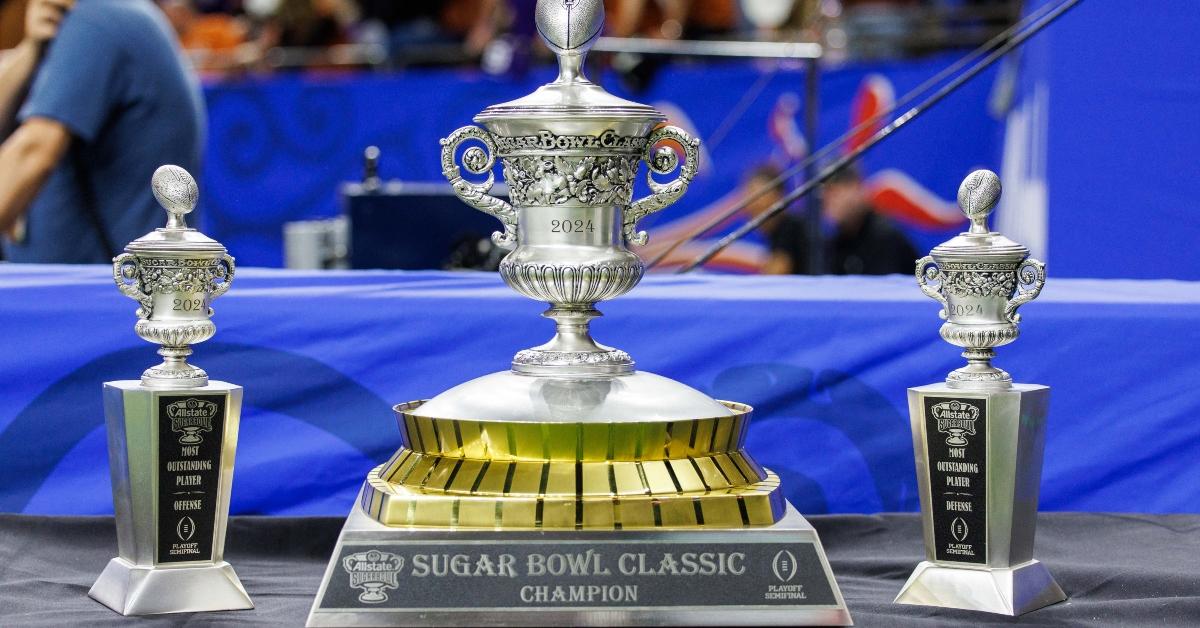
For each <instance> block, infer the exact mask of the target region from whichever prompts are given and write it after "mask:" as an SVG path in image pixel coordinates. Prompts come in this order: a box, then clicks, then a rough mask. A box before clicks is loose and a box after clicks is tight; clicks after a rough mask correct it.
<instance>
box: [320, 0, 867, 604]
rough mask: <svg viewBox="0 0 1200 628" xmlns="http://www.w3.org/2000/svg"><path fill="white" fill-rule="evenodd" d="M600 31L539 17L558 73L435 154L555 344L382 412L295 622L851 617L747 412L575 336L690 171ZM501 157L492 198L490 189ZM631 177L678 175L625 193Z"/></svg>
mask: <svg viewBox="0 0 1200 628" xmlns="http://www.w3.org/2000/svg"><path fill="white" fill-rule="evenodd" d="M603 20H604V7H603V3H602V2H601V0H541V1H539V2H538V5H537V22H538V30H539V32H540V33H541V35H542V38H543V39H544V40H545V42H546V43H547V45H548V46H549V47H550V48H551V49H552V50H553V51H554V52H555V53H556V54H557V55H558V61H559V77H558V79H557V80H555V81H554V82H552V83H550V84H548V85H545V86H543V87H541V88H540V89H538V90H537V91H535V92H534V93H533V94H530V95H529V96H526V97H524V98H522V99H519V100H516V101H513V102H510V103H505V104H500V105H494V106H491V107H488V108H487V109H486V110H485V111H483V113H481V114H480V115H479V116H477V117H476V119H475V120H476V121H477V122H478V123H479V124H481V125H483V126H482V127H476V126H469V127H465V128H462V129H459V130H458V131H455V132H454V133H452V134H451V135H450V136H449V137H448V138H446V139H445V140H443V142H442V165H443V172H444V174H445V175H446V177H447V179H448V180H449V181H450V183H451V185H452V186H453V188H454V190H455V192H456V193H457V194H458V195H459V197H460V198H462V199H463V200H464V201H465V202H466V203H468V204H469V205H471V206H473V207H475V208H477V209H479V210H481V211H484V212H487V213H488V214H490V215H492V216H495V217H496V218H498V219H499V220H500V221H501V222H502V223H503V226H504V230H503V231H502V232H498V233H497V234H495V235H494V236H493V239H494V240H495V241H496V242H497V243H499V244H501V245H504V246H509V247H514V246H515V249H514V250H513V251H512V252H511V253H510V254H509V255H508V256H507V257H506V258H505V259H504V260H503V263H502V264H501V267H500V274H501V276H502V277H503V279H504V281H505V282H506V283H507V284H508V285H509V286H510V287H512V288H513V289H514V290H516V291H517V292H519V293H521V294H523V295H525V296H527V297H530V298H532V299H534V300H537V301H542V302H546V303H548V304H549V305H550V307H549V310H547V311H546V313H545V315H544V316H545V317H547V318H549V319H551V320H552V321H553V322H554V323H555V328H556V333H555V335H554V337H553V338H552V339H551V340H550V341H549V342H547V343H546V344H544V345H541V346H538V347H534V348H530V349H526V350H523V351H520V352H518V353H517V354H516V355H515V356H514V358H513V361H512V364H511V368H510V369H508V370H505V371H502V372H499V373H493V374H491V375H486V376H484V377H480V378H479V379H475V380H473V381H469V382H467V383H465V384H462V385H460V386H458V387H455V388H453V389H451V390H449V391H446V392H444V393H442V394H441V395H438V396H437V397H435V398H433V399H431V400H429V401H415V402H410V403H403V404H400V405H398V406H396V408H395V410H396V418H397V424H398V427H399V429H400V433H401V437H402V441H403V447H402V448H401V449H400V451H398V452H396V455H395V456H393V457H392V459H391V460H389V461H388V462H387V463H386V464H383V465H381V466H379V467H377V468H376V469H374V470H372V471H371V472H370V473H369V474H368V476H367V480H366V482H365V484H364V485H363V488H362V492H361V493H360V499H359V503H358V504H357V506H356V507H355V508H354V509H353V510H352V512H351V514H350V517H349V519H348V520H347V522H346V525H345V527H344V528H343V531H342V534H341V537H340V538H339V540H338V544H337V547H336V549H335V551H334V554H333V557H332V558H331V560H330V562H329V566H328V568H327V570H326V573H325V578H324V581H323V582H322V585H321V588H320V591H319V593H318V595H317V599H316V601H315V603H314V605H313V608H312V612H311V613H310V615H309V619H308V625H309V626H345V625H373V626H375V625H435V624H449V625H478V624H487V625H522V626H528V625H572V624H584V623H587V624H597V623H599V624H611V625H645V624H655V625H659V624H663V623H672V624H693V625H738V624H740V625H746V624H789V625H797V624H819V625H831V624H848V623H849V622H850V616H849V614H848V612H847V611H846V606H845V602H844V601H843V599H842V596H841V593H840V591H839V590H838V587H837V583H836V582H835V581H834V579H833V575H832V573H831V571H830V569H829V563H828V561H827V560H826V557H825V553H824V551H823V549H822V547H821V544H820V541H819V539H818V538H817V534H816V532H815V531H814V530H813V528H812V526H811V525H809V524H808V522H807V521H805V520H804V518H803V517H802V516H801V515H800V514H799V513H797V512H796V511H795V510H794V509H793V508H791V506H789V505H788V504H787V503H786V501H785V500H784V498H783V494H782V492H781V490H780V486H779V478H778V477H777V476H776V475H775V474H773V473H771V472H770V471H769V470H766V469H764V468H762V467H761V466H759V465H758V463H756V462H755V461H754V459H753V458H752V457H751V456H750V455H749V454H748V453H747V452H746V451H745V449H744V440H745V434H746V429H747V426H748V423H749V419H750V413H751V408H750V407H748V406H746V405H744V404H740V403H734V402H719V401H716V400H714V399H711V398H709V397H708V396H707V395H704V394H703V393H701V392H699V391H697V390H695V389H693V388H690V387H688V386H685V385H683V384H681V383H678V382H675V381H672V380H670V379H667V378H664V377H660V376H658V375H654V374H652V373H647V372H644V371H639V370H637V369H636V368H635V365H634V361H633V359H632V357H631V356H630V355H629V354H628V353H627V352H625V351H622V350H620V349H616V348H612V347H607V346H604V345H601V344H599V343H597V342H596V341H595V340H593V338H592V336H591V334H590V331H589V323H590V321H591V320H593V319H595V318H596V317H598V316H600V313H599V311H598V310H597V309H596V305H597V304H598V303H600V302H602V301H606V300H610V299H614V298H616V297H619V296H621V295H623V294H625V293H626V292H628V291H630V290H632V289H633V288H634V287H635V286H636V285H637V284H638V282H639V281H640V280H641V278H642V274H643V272H644V268H643V265H642V262H641V260H640V259H639V258H638V256H637V255H635V254H634V253H632V252H630V251H629V250H628V249H627V248H626V244H627V243H635V244H636V243H642V242H645V239H646V234H645V233H642V232H639V231H638V229H637V225H638V221H639V220H641V219H642V218H643V217H645V216H647V215H649V214H651V213H653V212H656V211H660V210H662V209H664V208H666V207H668V206H669V205H671V204H672V203H674V202H675V201H677V200H678V199H679V198H680V197H681V196H682V195H683V194H684V193H685V192H686V190H687V187H688V184H689V182H690V181H691V179H692V177H693V176H694V175H695V173H696V168H697V166H698V165H699V164H698V159H699V142H698V141H696V140H695V139H693V138H692V137H691V136H690V135H689V134H687V133H686V132H684V131H683V130H681V129H678V128H675V127H671V126H661V125H662V123H663V122H664V121H665V117H664V116H663V115H662V114H661V113H659V112H658V111H656V110H655V109H653V108H651V107H648V106H646V105H641V104H637V103H633V102H629V101H626V100H622V99H620V98H617V97H615V96H612V95H610V94H608V93H607V92H605V91H604V90H603V89H602V88H600V87H599V86H597V85H595V84H593V83H591V82H590V81H588V80H587V78H586V77H585V76H584V74H583V60H584V55H585V54H586V53H587V51H588V49H589V48H590V47H591V45H592V43H593V42H594V40H595V39H596V38H597V37H598V36H599V34H600V31H601V27H602V25H603ZM668 143H669V144H673V145H674V148H672V147H671V146H668V145H667V144H668ZM460 150H461V151H462V157H461V159H462V166H460V165H459V163H458V153H459V151H460ZM676 150H679V151H680V152H681V153H682V156H683V160H682V162H681V160H680V158H679V155H678V153H677V152H676ZM497 157H499V159H501V160H502V161H503V163H504V175H505V177H506V179H507V181H508V186H509V190H510V193H511V204H510V203H509V202H508V201H505V200H502V199H500V198H496V197H494V196H491V195H490V194H489V192H490V190H491V187H492V184H493V182H494V177H495V175H494V174H493V173H492V168H493V167H494V166H495V162H496V159H497ZM642 161H645V162H646V163H647V164H648V166H649V169H650V171H651V173H652V174H654V175H657V176H670V175H671V174H673V173H676V172H677V174H676V177H675V179H674V180H672V181H670V182H667V183H660V182H659V181H657V180H655V178H654V177H653V176H650V177H649V187H650V190H651V195H650V196H649V197H648V198H644V199H641V200H637V201H634V200H633V193H634V182H635V179H636V177H637V174H638V169H639V164H640V162H642ZM463 167H465V168H466V170H467V175H474V176H475V177H476V178H478V179H482V181H477V182H472V181H470V180H468V179H467V176H465V175H464V173H463Z"/></svg>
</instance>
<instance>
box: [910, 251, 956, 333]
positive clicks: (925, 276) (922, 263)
mask: <svg viewBox="0 0 1200 628" xmlns="http://www.w3.org/2000/svg"><path fill="white" fill-rule="evenodd" d="M917 285H918V286H921V292H924V293H925V296H927V297H929V298H931V299H934V300H936V301H937V302H939V303H941V304H942V311H941V312H938V316H941V317H942V320H945V319H946V317H947V316H948V315H949V314H948V312H947V310H946V308H948V307H950V303H949V302H948V301H946V295H945V294H943V293H942V269H941V268H938V265H937V262H935V261H933V258H932V257H930V256H928V255H927V256H925V257H922V258H921V259H919V260H917Z"/></svg>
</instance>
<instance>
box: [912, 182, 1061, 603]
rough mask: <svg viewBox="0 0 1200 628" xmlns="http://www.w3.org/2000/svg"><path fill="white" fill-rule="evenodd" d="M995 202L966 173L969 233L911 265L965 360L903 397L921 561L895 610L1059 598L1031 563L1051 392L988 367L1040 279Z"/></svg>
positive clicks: (984, 185) (996, 191)
mask: <svg viewBox="0 0 1200 628" xmlns="http://www.w3.org/2000/svg"><path fill="white" fill-rule="evenodd" d="M999 198H1000V180H999V178H998V177H997V176H996V175H995V174H993V173H991V172H988V171H978V172H975V173H972V174H971V175H970V176H968V177H967V179H966V181H964V182H963V185H962V187H961V188H960V190H959V194H958V201H959V205H960V206H961V207H962V210H963V212H964V213H965V214H966V215H967V217H968V218H970V219H971V223H972V224H971V229H970V231H969V232H967V233H964V234H962V235H960V236H958V237H956V238H954V239H953V240H950V241H949V242H946V243H945V244H942V245H940V246H938V247H937V248H935V249H934V250H933V253H932V255H931V256H930V257H926V258H924V259H922V260H920V261H919V262H918V263H917V281H918V282H919V283H920V285H921V289H922V290H923V291H924V292H925V293H926V294H927V295H929V296H930V297H932V298H934V299H937V300H938V301H940V302H941V303H942V307H943V309H942V312H941V315H942V318H943V319H945V320H946V323H945V324H944V325H943V326H942V329H941V335H942V338H944V339H945V340H946V341H947V342H950V343H951V344H954V345H957V346H959V347H962V348H963V349H965V351H964V352H963V357H965V358H966V359H967V365H966V366H964V367H962V368H959V369H957V370H955V371H954V372H952V373H950V374H949V376H948V377H947V379H946V382H944V383H940V384H933V385H930V386H922V387H919V388H911V389H909V391H908V403H909V413H910V416H911V417H912V434H913V448H914V450H915V451H916V462H917V481H918V485H919V489H920V496H921V523H922V529H923V530H924V535H925V552H926V560H925V561H924V562H922V563H921V564H920V565H918V566H917V568H916V570H915V571H914V572H913V574H912V577H910V578H909V580H908V582H907V583H906V584H905V585H904V589H903V590H902V591H901V592H900V595H899V596H898V597H897V598H896V602H898V603H901V604H920V605H927V606H942V607H947V608H961V609H968V610H978V611H986V612H990V613H998V614H1003V615H1020V614H1022V613H1026V612H1029V611H1032V610H1035V609H1038V608H1041V607H1043V606H1047V605H1049V604H1054V603H1056V602H1060V601H1062V600H1064V599H1066V596H1065V595H1064V594H1063V591H1062V589H1061V588H1059V586H1058V584H1057V583H1056V582H1055V581H1054V578H1052V577H1051V576H1050V573H1049V572H1048V571H1047V570H1046V568H1045V567H1044V566H1043V565H1042V564H1041V563H1040V562H1038V561H1037V560H1035V559H1034V557H1033V548H1034V531H1035V529H1036V526H1037V510H1038V489H1039V484H1040V482H1041V477H1042V452H1043V449H1044V446H1045V433H1046V425H1045V422H1046V409H1047V404H1048V402H1049V397H1050V389H1049V388H1047V387H1046V386H1037V385H1029V384H1013V383H1012V378H1011V377H1010V376H1009V374H1008V373H1006V372H1004V371H1002V370H1000V369H998V368H996V367H994V366H992V364H991V360H992V357H994V356H995V348H996V347H999V346H1002V345H1006V344H1008V343H1010V342H1012V341H1013V340H1015V339H1016V338H1017V335H1018V333H1019V332H1018V328H1017V323H1019V322H1020V319H1021V317H1020V315H1019V314H1017V308H1019V307H1020V306H1021V305H1023V304H1025V303H1028V302H1030V301H1032V300H1033V299H1034V298H1036V297H1037V296H1038V294H1039V293H1040V292H1041V290H1042V286H1043V285H1044V284H1045V281H1046V270H1045V266H1044V265H1043V264H1042V263H1041V262H1039V261H1037V260H1034V259H1031V258H1030V257H1029V250H1028V249H1026V248H1025V247H1023V246H1021V245H1019V244H1017V243H1015V242H1013V241H1011V240H1009V239H1008V238H1005V237H1004V236H1002V235H1000V234H998V233H995V232H992V231H990V230H989V229H988V228H987V219H988V216H989V215H990V214H991V212H992V210H993V208H994V207H995V205H996V203H997V201H998V200H999Z"/></svg>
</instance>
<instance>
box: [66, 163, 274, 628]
mask: <svg viewBox="0 0 1200 628" xmlns="http://www.w3.org/2000/svg"><path fill="white" fill-rule="evenodd" d="M153 186H154V195H155V197H156V198H157V199H158V201H159V202H160V203H161V204H162V205H163V207H164V208H166V210H167V213H168V214H169V216H170V218H169V220H168V222H167V226H166V228H164V229H158V230H156V231H155V232H153V233H150V234H148V235H146V236H145V237H142V238H139V239H138V240H136V241H134V242H133V243H131V244H130V245H129V246H128V247H126V249H125V251H126V252H125V253H124V254H122V255H120V256H118V257H117V258H116V259H115V260H113V278H114V280H115V281H116V283H117V287H118V288H120V290H121V292H122V293H124V294H125V295H126V296H129V297H130V298H132V299H134V300H136V301H137V302H138V304H139V306H140V307H139V308H138V311H137V315H138V322H137V326H136V327H135V330H136V331H137V334H138V336H140V337H142V338H143V339H145V340H147V341H149V342H152V343H154V344H157V345H159V347H160V348H159V350H158V353H159V355H161V356H162V357H163V362H162V364H159V365H158V366H155V367H152V368H150V369H147V370H146V372H145V373H143V374H142V378H141V380H140V381H117V382H108V383H106V384H104V414H105V422H106V426H107V430H108V461H109V467H110V470H111V474H112V490H113V506H114V510H115V511H116V518H117V545H118V550H119V554H120V555H119V556H118V557H116V558H113V559H112V560H111V561H110V562H109V563H108V566H107V567H106V568H105V569H104V572H103V573H102V574H101V575H100V578H99V579H98V580H97V581H96V584H95V585H94V586H93V587H92V589H91V591H90V592H89V595H90V596H91V597H92V598H94V599H96V600H97V601H99V602H100V603H102V604H104V605H105V606H108V607H109V608H111V609H113V610H115V611H117V612H118V613H121V614H123V615H151V614H158V613H177V612H197V611H217V610H238V609H248V608H253V607H254V605H253V603H251V602H250V598H249V597H248V596H247V595H246V591H245V590H244V589H243V588H242V584H241V582H240V581H239V580H238V577H237V574H236V573H234V571H233V568H232V567H230V566H229V563H227V562H225V560H224V558H223V553H224V548H225V526H226V521H227V518H228V514H229V491H230V487H231V485H232V482H233V458H234V453H235V452H236V450H237V435H238V420H239V417H240V415H241V406H242V388H241V387H240V386H234V385H232V384H226V383H223V382H213V381H209V379H208V375H207V374H206V373H205V372H204V371H203V370H201V369H199V368H197V367H195V366H192V365H191V364H188V362H187V357H188V356H189V355H191V353H192V349H191V345H193V344H196V343H199V342H203V341H205V340H208V339H209V338H211V337H212V336H213V334H214V333H215V332H216V326H214V325H213V322H212V320H211V317H212V309H211V308H210V307H209V306H210V303H211V302H212V300H213V299H215V298H217V297H219V296H220V295H222V294H224V293H225V291H227V290H228V289H229V286H230V285H231V283H232V281H233V274H234V262H233V258H232V257H230V256H229V255H228V253H226V251H225V247H223V246H221V245H220V244H219V243H217V242H215V241H214V240H211V239H209V238H208V237H206V236H204V235H203V234H201V233H199V232H198V231H196V230H195V229H189V228H188V227H187V224H186V223H185V221H184V216H185V215H186V214H188V213H190V212H191V211H192V210H193V209H194V208H195V206H196V198H197V194H198V190H197V188H196V182H195V181H194V180H193V179H192V177H191V175H189V174H188V173H187V172H186V171H184V170H183V169H181V168H177V167H174V166H164V167H162V168H160V169H159V170H158V171H157V172H155V173H154V180H153Z"/></svg>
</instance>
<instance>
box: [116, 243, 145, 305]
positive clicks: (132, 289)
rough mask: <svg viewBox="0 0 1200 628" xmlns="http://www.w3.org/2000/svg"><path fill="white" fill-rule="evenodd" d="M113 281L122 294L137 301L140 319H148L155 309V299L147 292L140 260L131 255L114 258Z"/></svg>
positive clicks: (125, 254) (123, 254)
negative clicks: (139, 263)
mask: <svg viewBox="0 0 1200 628" xmlns="http://www.w3.org/2000/svg"><path fill="white" fill-rule="evenodd" d="M113 281H114V282H116V284H117V289H118V290H120V291H121V294H123V295H125V296H127V297H129V298H131V299H133V300H134V301H137V302H138V304H139V305H141V307H139V308H138V311H137V315H138V317H139V318H148V317H149V316H150V313H151V311H153V309H154V299H153V298H152V297H151V295H150V294H148V293H147V292H146V286H145V284H143V283H142V273H141V268H140V267H139V265H138V259H137V257H136V256H135V255H133V254H131V253H122V254H120V255H118V256H116V257H114V258H113Z"/></svg>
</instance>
